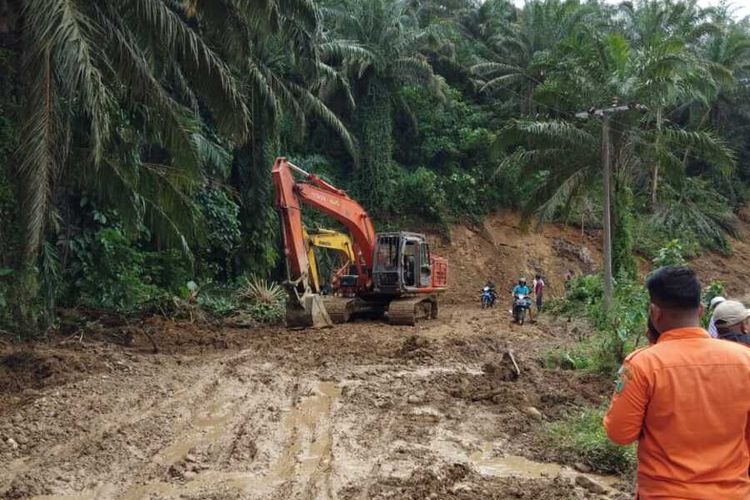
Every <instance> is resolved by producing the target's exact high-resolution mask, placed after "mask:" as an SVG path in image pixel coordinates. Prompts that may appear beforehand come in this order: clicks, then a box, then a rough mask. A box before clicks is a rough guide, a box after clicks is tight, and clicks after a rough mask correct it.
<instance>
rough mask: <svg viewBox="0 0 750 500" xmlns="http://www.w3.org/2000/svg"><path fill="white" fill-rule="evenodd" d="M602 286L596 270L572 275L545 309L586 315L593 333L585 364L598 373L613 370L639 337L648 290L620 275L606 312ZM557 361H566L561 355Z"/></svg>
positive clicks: (611, 371) (646, 304) (637, 282)
mask: <svg viewBox="0 0 750 500" xmlns="http://www.w3.org/2000/svg"><path fill="white" fill-rule="evenodd" d="M603 288H604V286H603V280H602V276H601V275H599V274H592V275H585V276H579V277H577V278H574V279H573V280H571V282H570V285H569V287H568V291H567V294H566V296H565V299H564V300H560V301H555V302H552V303H551V304H550V307H549V310H550V311H551V312H552V313H554V314H560V315H565V314H567V315H573V314H575V315H582V316H584V317H586V318H588V320H589V322H590V323H591V325H592V326H593V327H594V328H595V329H596V331H597V334H596V335H595V336H594V337H593V338H592V339H591V341H590V342H591V343H592V345H591V348H590V349H589V352H590V356H589V359H588V360H589V361H590V363H589V364H588V365H586V366H585V368H587V369H590V370H592V371H596V372H599V373H614V372H615V371H616V370H617V369H618V368H619V366H620V364H622V361H623V360H624V359H625V356H626V355H627V354H628V352H630V350H632V349H633V348H634V346H635V345H636V343H638V342H639V339H641V338H643V334H644V333H645V330H646V319H647V308H648V294H647V293H646V289H645V287H644V286H643V284H642V283H640V282H639V281H636V280H631V279H628V278H625V277H622V278H620V279H618V280H617V281H616V283H615V290H614V292H615V294H614V297H613V302H612V309H611V311H610V312H609V313H607V312H606V311H605V309H604V301H603V295H604V292H603ZM558 361H561V362H563V363H567V361H566V360H565V359H564V358H563V359H562V360H559V359H558ZM568 364H569V363H568Z"/></svg>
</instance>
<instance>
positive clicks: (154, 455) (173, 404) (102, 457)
mask: <svg viewBox="0 0 750 500" xmlns="http://www.w3.org/2000/svg"><path fill="white" fill-rule="evenodd" d="M193 368H196V373H194V374H192V373H190V372H188V376H187V377H186V376H185V375H184V373H183V371H182V369H181V370H180V371H179V372H174V371H171V370H170V371H168V372H167V373H165V372H164V371H161V370H159V367H155V368H154V369H153V370H148V371H147V372H146V373H144V374H142V375H141V376H140V377H138V378H136V379H135V380H130V381H127V382H124V381H117V382H115V384H114V385H115V387H114V388H113V389H115V390H117V391H120V392H121V393H124V394H125V395H126V396H131V397H129V398H122V399H121V401H119V404H117V405H113V406H112V407H111V408H109V410H110V411H103V412H101V413H98V414H97V415H96V416H95V418H94V419H92V420H91V421H89V422H86V423H85V425H84V426H83V427H81V429H80V432H76V429H73V430H72V432H71V433H70V434H68V435H67V436H66V437H67V440H66V441H64V442H59V443H57V444H54V445H53V446H51V447H47V448H45V449H41V450H39V451H38V452H36V453H35V454H32V455H31V456H28V457H26V458H25V459H24V460H22V461H16V462H13V463H12V464H11V466H9V467H7V468H6V469H5V470H4V471H3V472H2V473H0V485H4V486H6V488H4V489H2V490H0V497H2V498H6V497H7V498H21V497H25V496H27V495H31V494H40V493H46V491H45V490H46V489H48V485H50V484H54V483H56V482H58V481H57V480H58V479H60V477H58V476H61V477H62V479H63V480H65V481H64V482H66V483H67V485H65V486H66V487H67V488H66V489H74V490H79V491H80V488H81V487H83V488H86V487H87V486H90V485H88V484H80V483H82V482H83V483H86V481H85V476H86V474H77V472H79V471H87V470H88V471H91V470H92V469H93V470H95V471H96V473H95V475H96V479H97V480H98V481H96V482H98V483H102V482H104V483H105V486H115V488H116V489H120V488H123V487H124V484H127V479H126V481H124V484H123V481H121V480H120V479H119V478H128V479H130V480H131V481H132V480H142V479H143V478H151V477H154V476H159V475H163V473H164V472H165V471H166V470H168V468H169V466H171V465H173V463H174V462H175V461H178V460H179V459H181V458H183V456H184V455H185V454H187V450H185V449H184V448H185V443H184V441H182V438H183V437H184V435H185V433H186V430H187V429H189V428H190V427H191V425H192V424H191V422H194V421H195V413H196V412H201V408H205V406H202V405H201V403H205V402H206V401H212V400H213V398H211V397H210V395H211V393H212V392H213V391H215V388H216V387H217V386H218V385H219V383H220V381H221V379H222V377H223V373H222V370H223V366H222V365H221V364H220V363H216V362H214V363H201V364H199V365H197V366H194V367H193ZM156 371H158V372H159V373H158V376H159V377H160V379H161V380H160V385H159V386H158V387H157V388H156V389H161V392H162V393H157V394H149V392H151V391H150V390H149V389H154V388H153V387H152V386H151V385H150V384H149V381H150V380H152V379H153V378H154V377H155V376H156V375H157V374H156V373H154V372H156ZM165 375H168V377H166V379H167V381H165ZM95 383H97V381H89V382H88V383H87V384H77V385H78V386H82V388H81V389H80V391H81V394H83V396H82V397H81V398H80V399H79V400H78V401H77V402H75V404H73V405H71V406H70V407H68V408H61V411H60V414H61V420H63V421H64V420H70V419H72V420H75V419H76V418H77V416H76V414H77V413H79V412H80V413H84V411H83V410H84V409H87V408H93V407H95V406H96V405H97V404H98V402H99V401H100V400H102V399H104V397H103V395H102V394H101V393H100V392H96V391H90V392H89V393H87V392H86V389H87V388H89V389H90V387H89V386H90V385H91V384H95ZM134 385H135V386H142V387H144V388H146V389H145V390H140V391H133V390H132V389H133V386H134ZM170 386H177V387H180V386H181V387H182V388H180V389H178V390H176V391H175V392H173V393H172V394H170V395H169V396H168V397H165V396H164V395H163V392H169V389H164V388H165V387H167V388H168V387H170ZM129 391H130V392H129ZM110 392H113V391H111V390H110ZM204 413H205V414H206V415H208V418H209V420H207V421H204V422H202V424H203V426H204V427H210V426H212V424H217V423H219V422H213V421H211V420H210V418H211V417H210V414H211V413H212V412H211V409H210V408H209V409H208V410H206V411H204ZM90 414H91V412H89V413H88V415H90ZM27 418H34V416H33V415H29V416H27ZM198 426H199V427H200V426H201V422H200V421H198ZM173 436H177V438H176V439H173ZM165 443H166V446H165ZM133 471H138V472H137V473H136V474H133ZM79 475H80V476H82V477H81V479H79V478H78V476H79ZM110 481H111V482H110ZM109 489H111V488H109ZM26 490H28V491H26Z"/></svg>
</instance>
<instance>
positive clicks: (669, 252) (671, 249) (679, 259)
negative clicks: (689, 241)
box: [651, 240, 685, 269]
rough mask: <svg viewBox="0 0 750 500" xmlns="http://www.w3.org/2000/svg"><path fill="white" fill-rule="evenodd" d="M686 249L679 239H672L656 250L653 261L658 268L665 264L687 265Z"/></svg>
mask: <svg viewBox="0 0 750 500" xmlns="http://www.w3.org/2000/svg"><path fill="white" fill-rule="evenodd" d="M684 255H685V250H684V249H683V248H682V244H681V243H680V241H679V240H672V241H670V242H669V243H667V244H666V245H664V246H663V247H662V248H660V249H659V250H657V251H656V254H655V255H654V258H653V259H651V262H652V263H653V264H654V267H655V268H656V269H658V268H660V267H664V266H683V265H685V257H684Z"/></svg>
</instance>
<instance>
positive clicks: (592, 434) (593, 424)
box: [544, 409, 636, 474]
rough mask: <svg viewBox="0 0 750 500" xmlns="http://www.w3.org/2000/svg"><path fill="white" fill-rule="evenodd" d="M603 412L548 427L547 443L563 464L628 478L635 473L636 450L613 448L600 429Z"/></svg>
mask: <svg viewBox="0 0 750 500" xmlns="http://www.w3.org/2000/svg"><path fill="white" fill-rule="evenodd" d="M604 412H605V409H590V410H583V411H581V412H580V413H578V414H575V415H572V416H571V417H569V418H567V419H564V420H560V421H557V422H554V423H550V424H547V426H546V428H545V429H544V436H545V438H546V442H547V443H548V444H550V445H551V447H552V449H553V450H555V451H556V452H557V453H558V454H559V455H560V456H561V457H563V459H564V461H566V462H568V463H582V464H585V465H587V466H589V467H591V469H592V470H594V471H596V472H599V473H604V474H628V473H631V472H633V471H635V466H636V447H635V445H630V446H619V445H616V444H613V443H612V442H611V441H610V440H609V438H607V434H606V432H605V431H604V427H603V426H602V418H603V417H604Z"/></svg>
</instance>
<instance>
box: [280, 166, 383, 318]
mask: <svg viewBox="0 0 750 500" xmlns="http://www.w3.org/2000/svg"><path fill="white" fill-rule="evenodd" d="M295 173H296V174H298V175H299V176H300V177H301V178H302V181H298V180H296V179H295ZM271 177H272V179H273V183H274V186H275V188H276V208H277V209H278V210H279V214H280V217H281V225H282V232H283V238H284V256H285V258H286V262H287V269H288V273H289V275H288V280H287V288H288V289H289V291H290V299H291V305H292V306H293V307H292V308H293V309H296V310H297V313H295V314H293V315H292V316H290V314H289V308H288V309H287V321H288V322H290V323H295V324H299V325H313V326H318V325H320V324H322V323H325V322H326V319H320V318H318V317H317V316H325V317H326V318H327V314H326V313H325V308H324V307H323V305H322V302H321V301H320V296H319V295H318V294H317V293H315V292H317V291H318V290H315V289H314V288H313V286H314V281H313V280H312V278H311V276H310V258H309V256H308V244H307V241H306V238H305V232H304V226H303V224H302V207H301V203H304V204H306V205H309V206H311V207H313V208H316V209H318V210H319V211H321V212H322V213H324V214H326V215H328V216H330V217H332V218H334V219H336V220H337V221H339V222H340V223H341V224H342V225H343V226H344V227H346V229H347V230H348V231H349V234H350V235H351V237H352V242H353V245H352V246H353V251H354V256H355V260H354V265H355V266H356V267H357V273H358V278H357V287H358V288H360V289H362V290H365V289H367V288H368V287H370V285H371V272H372V259H373V254H374V247H375V228H374V227H373V225H372V221H371V220H370V216H369V215H368V214H367V212H366V211H365V209H364V208H363V207H362V206H361V205H360V204H359V203H357V202H356V201H355V200H353V199H351V198H350V197H349V196H348V195H347V194H346V193H345V192H344V191H343V190H341V189H338V188H336V187H334V186H332V185H331V184H329V183H327V182H326V181H324V180H323V179H321V178H320V177H318V176H316V175H314V174H311V173H308V172H305V171H304V170H302V169H301V168H299V167H297V166H296V165H293V164H292V163H290V162H288V161H287V160H286V158H283V157H279V158H277V159H276V162H275V163H274V165H273V169H272V170H271ZM320 310H322V313H321V312H320ZM310 315H312V319H310V317H309V316H310ZM296 316H299V318H297V317H296ZM327 321H330V319H327Z"/></svg>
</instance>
